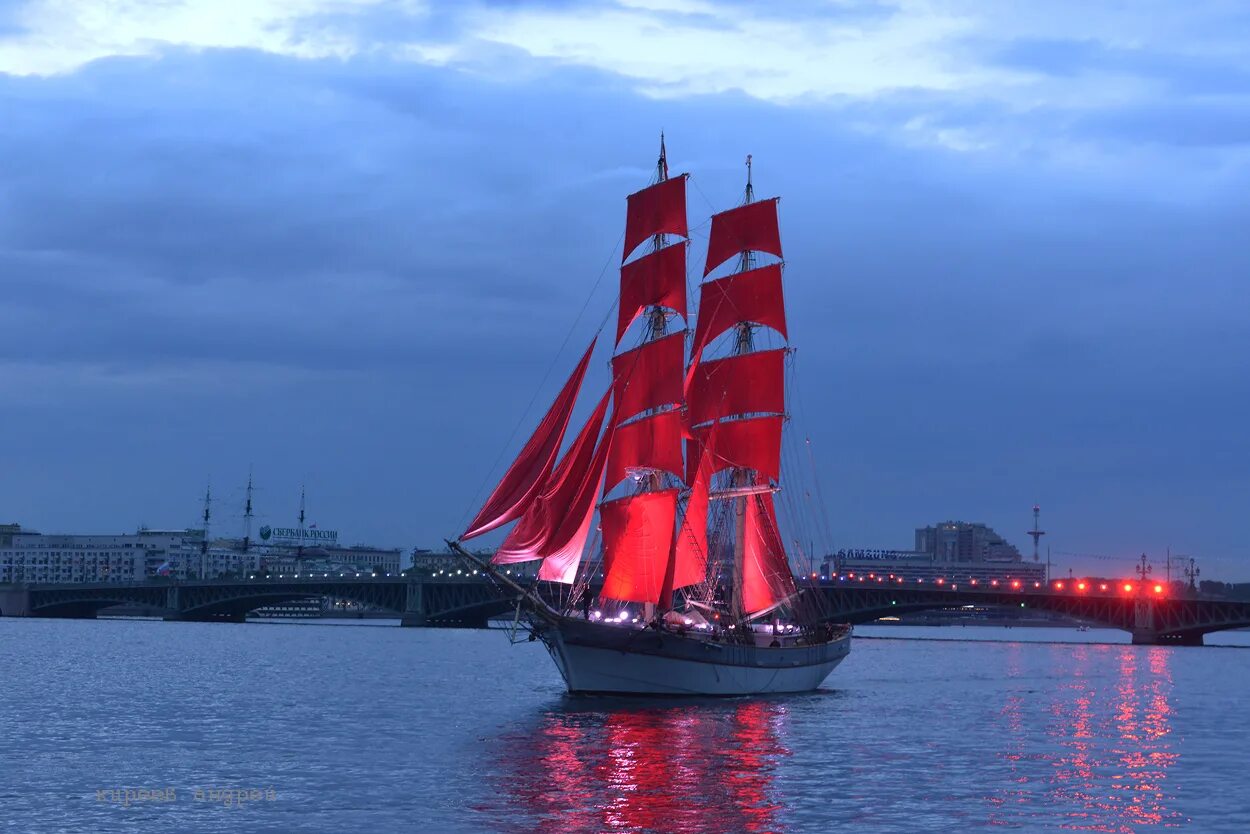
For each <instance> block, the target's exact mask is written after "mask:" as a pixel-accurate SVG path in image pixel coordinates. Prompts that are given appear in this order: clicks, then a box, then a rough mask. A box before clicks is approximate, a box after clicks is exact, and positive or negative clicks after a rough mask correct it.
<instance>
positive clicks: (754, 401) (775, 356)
mask: <svg viewBox="0 0 1250 834" xmlns="http://www.w3.org/2000/svg"><path fill="white" fill-rule="evenodd" d="M785 357H786V351H785V348H781V349H779V350H761V351H756V352H754V353H743V354H739V355H738V356H730V357H727V358H725V359H713V360H711V361H709V362H700V363H699V364H697V365H695V366H694V368H693V369H692V370H691V379H690V388H689V390H688V391H687V392H686V402H687V404H688V406H689V409H690V410H689V415H688V420H689V423H690V425H692V426H694V425H698V424H699V423H706V422H708V421H709V420H715V419H717V418H719V417H728V416H730V415H733V414H756V413H760V412H771V413H774V414H780V413H782V412H783V411H785V373H786V367H785Z"/></svg>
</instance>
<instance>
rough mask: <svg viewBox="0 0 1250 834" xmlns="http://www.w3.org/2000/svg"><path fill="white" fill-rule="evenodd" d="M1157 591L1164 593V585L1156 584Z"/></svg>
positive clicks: (1157, 592)
mask: <svg viewBox="0 0 1250 834" xmlns="http://www.w3.org/2000/svg"><path fill="white" fill-rule="evenodd" d="M1155 593H1156V594H1161V593H1163V586H1162V585H1156V586H1155Z"/></svg>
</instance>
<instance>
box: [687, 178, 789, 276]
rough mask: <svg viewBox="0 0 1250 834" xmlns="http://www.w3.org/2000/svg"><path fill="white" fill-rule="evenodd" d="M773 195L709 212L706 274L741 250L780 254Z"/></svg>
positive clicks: (775, 206)
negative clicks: (710, 217)
mask: <svg viewBox="0 0 1250 834" xmlns="http://www.w3.org/2000/svg"><path fill="white" fill-rule="evenodd" d="M777 199H778V198H777V197H773V198H772V199H771V200H760V201H759V202H756V203H747V204H746V205H745V206H738V207H737V208H734V209H730V210H729V211H722V212H721V213H720V214H714V215H712V231H711V232H710V233H709V234H708V241H707V266H705V267H704V268H703V274H704V275H707V274H708V273H709V272H711V271H712V270H713V269H715V268H716V267H718V266H720V265H721V264H723V263H724V262H725V261H727V260H729V259H730V258H732V257H733V256H734V255H737V254H739V253H741V252H746V251H748V250H751V251H755V252H767V253H768V254H770V255H776V256H777V257H778V258H780V257H781V231H780V230H779V229H778V228H777Z"/></svg>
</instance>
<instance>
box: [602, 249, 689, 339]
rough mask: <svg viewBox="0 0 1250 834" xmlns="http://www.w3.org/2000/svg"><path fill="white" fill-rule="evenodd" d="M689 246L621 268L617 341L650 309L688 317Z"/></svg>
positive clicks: (633, 262)
mask: <svg viewBox="0 0 1250 834" xmlns="http://www.w3.org/2000/svg"><path fill="white" fill-rule="evenodd" d="M686 246H687V244H685V243H680V244H677V245H676V246H666V247H664V248H663V249H661V250H660V251H658V252H652V253H651V254H650V255H646V256H645V257H642V258H639V259H638V260H636V261H631V262H630V263H627V264H625V266H623V267H621V303H620V304H619V305H617V307H618V312H617V320H616V341H617V343H618V344H619V343H620V341H621V336H623V335H624V333H625V330H626V329H627V328H628V327H629V325H630V324H632V323H633V321H634V319H636V318H638V313H639V312H640V311H642V310H644V309H646V308H647V307H651V306H659V307H667V308H669V309H670V310H676V311H677V312H678V313H681V315H682V316H683V317H684V316H685V315H686Z"/></svg>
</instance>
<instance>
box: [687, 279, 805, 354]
mask: <svg viewBox="0 0 1250 834" xmlns="http://www.w3.org/2000/svg"><path fill="white" fill-rule="evenodd" d="M743 321H749V322H754V323H756V324H762V325H764V326H766V327H771V328H772V329H773V330H776V331H777V332H778V333H780V334H781V335H782V336H785V335H786V306H785V301H784V299H783V298H782V294H781V267H780V266H779V265H777V264H769V265H768V266H762V267H760V268H759V269H751V270H747V271H746V272H738V273H735V274H733V275H727V276H725V277H724V278H717V279H716V280H715V281H708V282H707V283H706V284H704V285H703V286H702V287H701V288H700V291H699V320H698V322H697V323H696V324H695V329H694V347H693V349H692V350H691V351H690V356H691V360H692V361H697V360H698V358H699V356H700V355H701V354H702V352H703V348H705V347H706V346H707V344H708V342H710V341H712V340H713V339H715V338H716V337H717V336H719V335H720V334H722V333H724V332H725V331H726V330H728V329H729V328H731V327H733V326H734V325H735V324H737V323H739V322H743Z"/></svg>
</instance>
